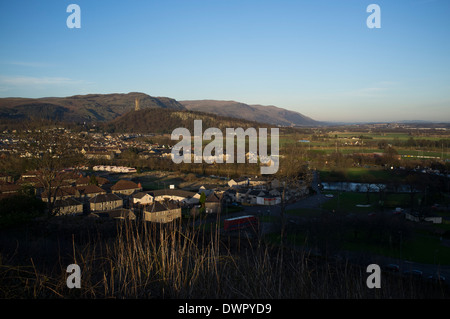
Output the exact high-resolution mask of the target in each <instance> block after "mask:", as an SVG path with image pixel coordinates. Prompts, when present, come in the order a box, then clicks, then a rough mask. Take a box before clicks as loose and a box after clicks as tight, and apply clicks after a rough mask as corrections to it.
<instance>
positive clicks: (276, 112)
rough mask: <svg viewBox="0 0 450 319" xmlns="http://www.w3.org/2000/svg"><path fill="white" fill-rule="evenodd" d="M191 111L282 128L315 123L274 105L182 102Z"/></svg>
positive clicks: (202, 101) (316, 122) (303, 116)
mask: <svg viewBox="0 0 450 319" xmlns="http://www.w3.org/2000/svg"><path fill="white" fill-rule="evenodd" d="M180 103H181V104H182V105H183V106H184V107H186V109H188V110H191V111H199V112H205V113H213V114H217V115H221V116H228V117H235V118H241V119H247V120H250V121H256V122H263V123H269V124H273V125H281V126H314V125H319V124H320V122H318V121H315V120H313V119H311V118H309V117H307V116H305V115H303V114H300V113H298V112H294V111H289V110H286V109H282V108H279V107H276V106H273V105H269V106H265V105H248V104H245V103H240V102H235V101H218V100H191V101H180Z"/></svg>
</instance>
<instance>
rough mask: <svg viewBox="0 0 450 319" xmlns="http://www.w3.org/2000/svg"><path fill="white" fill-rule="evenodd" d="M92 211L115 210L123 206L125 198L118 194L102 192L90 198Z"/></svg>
mask: <svg viewBox="0 0 450 319" xmlns="http://www.w3.org/2000/svg"><path fill="white" fill-rule="evenodd" d="M89 205H90V209H91V212H97V211H107V210H114V209H117V208H122V207H123V199H122V198H121V197H119V196H118V195H116V194H111V193H108V194H100V195H97V196H95V197H93V198H91V199H90V200H89Z"/></svg>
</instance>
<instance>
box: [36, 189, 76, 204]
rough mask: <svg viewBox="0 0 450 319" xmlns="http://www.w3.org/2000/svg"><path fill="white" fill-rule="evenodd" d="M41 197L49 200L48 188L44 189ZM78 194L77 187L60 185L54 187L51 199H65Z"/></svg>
mask: <svg viewBox="0 0 450 319" xmlns="http://www.w3.org/2000/svg"><path fill="white" fill-rule="evenodd" d="M40 195H41V199H42V201H44V202H48V199H49V196H48V195H49V193H48V191H47V190H45V191H43V192H42V193H41V194H40ZM76 196H77V189H76V188H75V187H72V186H69V187H67V186H66V187H60V188H54V189H52V191H51V193H50V201H53V200H55V201H57V200H63V199H67V198H70V197H76Z"/></svg>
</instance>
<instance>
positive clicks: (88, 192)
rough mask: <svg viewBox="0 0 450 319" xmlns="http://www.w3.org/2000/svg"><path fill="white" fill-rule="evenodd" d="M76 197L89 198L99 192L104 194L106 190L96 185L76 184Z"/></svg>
mask: <svg viewBox="0 0 450 319" xmlns="http://www.w3.org/2000/svg"><path fill="white" fill-rule="evenodd" d="M76 189H77V197H78V198H80V199H82V200H89V199H90V198H93V197H95V196H97V195H100V194H106V191H105V190H104V189H103V188H101V187H98V186H97V185H92V184H90V185H86V186H77V187H76Z"/></svg>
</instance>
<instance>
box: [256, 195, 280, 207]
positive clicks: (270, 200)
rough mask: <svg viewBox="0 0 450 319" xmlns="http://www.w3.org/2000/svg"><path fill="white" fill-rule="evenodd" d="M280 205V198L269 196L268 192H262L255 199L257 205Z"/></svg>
mask: <svg viewBox="0 0 450 319" xmlns="http://www.w3.org/2000/svg"><path fill="white" fill-rule="evenodd" d="M280 203H281V196H276V195H271V194H270V193H268V192H262V194H261V193H260V194H258V196H257V197H256V204H258V205H269V206H271V205H277V204H280Z"/></svg>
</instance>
